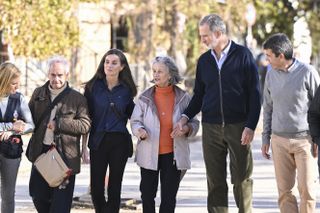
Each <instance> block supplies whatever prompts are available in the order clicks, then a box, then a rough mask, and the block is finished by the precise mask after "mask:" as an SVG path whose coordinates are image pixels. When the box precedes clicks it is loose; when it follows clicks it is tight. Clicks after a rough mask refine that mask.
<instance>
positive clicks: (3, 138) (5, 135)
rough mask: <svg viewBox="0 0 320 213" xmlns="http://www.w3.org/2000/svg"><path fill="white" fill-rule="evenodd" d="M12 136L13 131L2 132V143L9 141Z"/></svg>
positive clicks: (0, 136)
mask: <svg viewBox="0 0 320 213" xmlns="http://www.w3.org/2000/svg"><path fill="white" fill-rule="evenodd" d="M11 135H12V132H11V131H6V132H0V141H4V140H8V139H9V137H10V136H11Z"/></svg>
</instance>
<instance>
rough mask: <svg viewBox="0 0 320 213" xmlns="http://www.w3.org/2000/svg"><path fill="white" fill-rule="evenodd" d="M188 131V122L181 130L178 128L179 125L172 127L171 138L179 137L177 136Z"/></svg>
mask: <svg viewBox="0 0 320 213" xmlns="http://www.w3.org/2000/svg"><path fill="white" fill-rule="evenodd" d="M189 131H190V126H189V125H188V124H186V125H184V126H183V127H182V130H180V128H179V127H177V128H174V129H173V130H172V132H171V134H170V136H171V138H175V137H179V136H183V135H185V134H187V133H188V132H189Z"/></svg>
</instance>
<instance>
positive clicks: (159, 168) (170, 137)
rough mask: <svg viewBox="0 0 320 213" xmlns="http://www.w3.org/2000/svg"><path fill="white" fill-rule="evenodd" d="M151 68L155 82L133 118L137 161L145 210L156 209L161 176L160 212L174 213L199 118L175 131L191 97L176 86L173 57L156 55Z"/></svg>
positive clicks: (134, 112)
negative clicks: (191, 141)
mask: <svg viewBox="0 0 320 213" xmlns="http://www.w3.org/2000/svg"><path fill="white" fill-rule="evenodd" d="M152 71H153V81H152V82H153V83H154V84H155V85H154V86H152V87H150V88H149V89H147V90H146V91H144V92H143V93H142V94H141V95H140V96H139V98H138V100H137V103H136V106H135V108H134V111H133V113H132V115H131V119H130V120H131V129H132V132H133V134H134V135H135V136H136V137H137V138H138V144H137V149H136V156H135V160H136V162H137V164H138V165H139V166H140V168H141V183H140V191H141V199H142V205H143V212H144V213H153V212H155V201H154V199H155V197H156V194H157V188H158V182H159V175H160V182H161V204H160V213H171V212H174V209H175V205H176V195H177V192H178V188H179V184H180V180H181V178H182V176H183V174H184V173H185V171H186V170H187V169H189V168H190V164H191V163H190V150H189V145H188V143H187V141H186V140H187V137H189V136H193V135H195V134H196V133H197V131H198V129H199V121H198V120H196V119H192V120H190V121H189V122H188V123H187V124H186V125H185V126H184V127H183V129H182V130H181V131H180V132H173V127H174V125H175V124H176V123H177V121H178V120H179V118H180V115H181V114H182V112H183V110H184V109H185V108H186V107H187V106H188V103H189V101H190V96H189V95H188V94H187V92H185V91H183V90H182V89H180V88H179V87H178V86H176V84H177V83H179V82H180V81H181V77H180V75H179V72H178V68H177V66H176V64H175V62H174V61H173V60H172V59H171V58H170V57H167V56H164V57H160V56H158V57H156V58H155V59H154V61H153V63H152Z"/></svg>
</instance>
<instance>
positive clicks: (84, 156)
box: [81, 147, 90, 164]
mask: <svg viewBox="0 0 320 213" xmlns="http://www.w3.org/2000/svg"><path fill="white" fill-rule="evenodd" d="M81 157H82V162H83V163H84V164H89V163H90V157H89V150H88V147H82V156H81Z"/></svg>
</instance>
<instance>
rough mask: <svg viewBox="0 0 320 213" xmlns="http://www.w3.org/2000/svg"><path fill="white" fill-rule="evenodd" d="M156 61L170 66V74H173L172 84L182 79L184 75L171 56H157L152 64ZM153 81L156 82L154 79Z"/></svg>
mask: <svg viewBox="0 0 320 213" xmlns="http://www.w3.org/2000/svg"><path fill="white" fill-rule="evenodd" d="M155 63H161V64H163V65H165V66H166V67H167V68H168V71H169V74H170V76H171V78H170V80H169V83H170V84H171V85H176V84H178V83H180V82H181V81H182V77H181V76H180V74H179V69H178V67H177V65H176V63H175V62H174V60H173V59H172V58H171V57H169V56H157V57H155V58H154V59H153V61H152V65H154V64H155ZM151 82H152V83H154V82H153V81H151Z"/></svg>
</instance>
